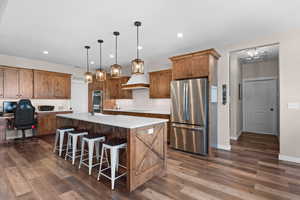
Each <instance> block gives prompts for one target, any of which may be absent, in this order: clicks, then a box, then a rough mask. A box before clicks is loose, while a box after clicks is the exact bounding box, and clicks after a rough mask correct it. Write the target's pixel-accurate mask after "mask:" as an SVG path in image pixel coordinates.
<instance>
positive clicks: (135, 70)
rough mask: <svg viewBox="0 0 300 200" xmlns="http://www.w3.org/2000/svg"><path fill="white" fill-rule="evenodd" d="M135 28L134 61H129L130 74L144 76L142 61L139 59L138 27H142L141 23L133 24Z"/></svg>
mask: <svg viewBox="0 0 300 200" xmlns="http://www.w3.org/2000/svg"><path fill="white" fill-rule="evenodd" d="M134 25H135V26H136V59H134V60H133V61H131V73H132V74H144V61H143V60H141V59H140V58H139V48H140V46H139V27H140V26H141V25H142V23H141V22H139V21H136V22H134Z"/></svg>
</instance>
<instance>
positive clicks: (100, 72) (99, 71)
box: [96, 69, 106, 81]
mask: <svg viewBox="0 0 300 200" xmlns="http://www.w3.org/2000/svg"><path fill="white" fill-rule="evenodd" d="M96 79H97V80H99V81H105V80H106V71H104V70H102V69H97V70H96Z"/></svg>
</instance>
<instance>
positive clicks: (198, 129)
mask: <svg viewBox="0 0 300 200" xmlns="http://www.w3.org/2000/svg"><path fill="white" fill-rule="evenodd" d="M171 127H174V128H184V129H190V130H196V131H204V130H205V127H203V126H194V125H186V124H176V123H172V124H171Z"/></svg>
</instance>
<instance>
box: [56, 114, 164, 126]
mask: <svg viewBox="0 0 300 200" xmlns="http://www.w3.org/2000/svg"><path fill="white" fill-rule="evenodd" d="M56 116H57V117H63V118H68V119H76V120H81V121H86V122H92V123H98V124H103V125H109V126H115V127H121V128H128V129H134V128H140V127H144V126H151V125H155V124H160V123H165V122H168V121H169V120H168V119H159V118H148V117H135V116H128V115H105V114H98V113H97V114H95V115H91V114H90V113H72V114H57V115H56Z"/></svg>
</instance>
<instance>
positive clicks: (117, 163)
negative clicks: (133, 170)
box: [116, 149, 119, 172]
mask: <svg viewBox="0 0 300 200" xmlns="http://www.w3.org/2000/svg"><path fill="white" fill-rule="evenodd" d="M116 152H117V153H116V172H118V171H119V149H116Z"/></svg>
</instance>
